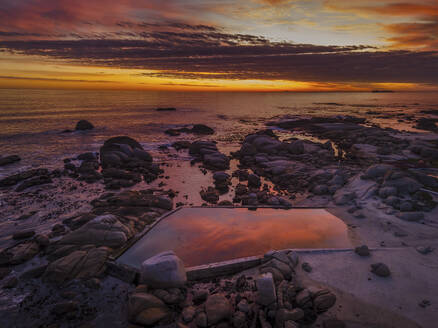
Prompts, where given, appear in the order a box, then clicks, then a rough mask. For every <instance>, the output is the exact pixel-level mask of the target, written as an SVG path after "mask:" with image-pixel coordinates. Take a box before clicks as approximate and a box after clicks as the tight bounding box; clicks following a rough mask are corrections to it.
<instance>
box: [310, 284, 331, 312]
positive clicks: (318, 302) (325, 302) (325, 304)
mask: <svg viewBox="0 0 438 328" xmlns="http://www.w3.org/2000/svg"><path fill="white" fill-rule="evenodd" d="M313 297H314V299H313V306H314V308H315V310H316V312H317V313H322V312H325V311H327V310H328V309H330V308H331V307H332V306H333V305H334V304H335V303H336V295H335V294H333V293H332V292H331V291H329V290H328V289H322V290H319V291H318V292H316V293H315V295H314V296H313Z"/></svg>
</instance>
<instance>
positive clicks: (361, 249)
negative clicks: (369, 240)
mask: <svg viewBox="0 0 438 328" xmlns="http://www.w3.org/2000/svg"><path fill="white" fill-rule="evenodd" d="M354 252H355V253H356V254H357V255H359V256H370V250H369V249H368V246H367V245H362V246H358V247H356V248H355V249H354Z"/></svg>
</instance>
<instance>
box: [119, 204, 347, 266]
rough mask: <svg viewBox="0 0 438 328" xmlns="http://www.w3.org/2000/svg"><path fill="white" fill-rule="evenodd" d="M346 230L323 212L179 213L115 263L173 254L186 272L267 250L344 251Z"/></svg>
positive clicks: (186, 210)
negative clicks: (314, 249) (342, 249)
mask: <svg viewBox="0 0 438 328" xmlns="http://www.w3.org/2000/svg"><path fill="white" fill-rule="evenodd" d="M350 246H351V244H350V242H349V239H348V236H347V227H346V225H345V224H344V223H343V222H342V221H341V220H340V219H338V218H337V217H335V216H333V215H332V214H330V213H328V212H327V211H325V210H323V209H292V210H281V209H270V208H264V209H258V210H257V211H249V210H247V209H245V208H237V209H230V208H214V209H212V208H184V209H181V210H179V211H177V212H176V213H174V214H172V215H170V216H169V217H167V218H165V219H164V220H162V221H161V222H160V223H158V224H157V225H156V226H155V227H154V228H153V229H152V230H151V231H150V232H148V233H147V234H146V235H145V236H144V237H143V238H142V239H140V240H139V241H138V242H137V243H136V244H135V245H134V246H133V247H131V248H130V249H129V250H128V251H126V252H125V253H124V254H123V255H122V256H121V257H120V258H119V259H118V261H119V262H122V263H125V264H129V265H132V266H140V265H141V263H142V262H143V261H144V260H145V259H147V258H149V257H151V256H153V255H155V254H157V253H159V252H162V251H165V250H170V249H172V250H174V251H175V253H176V254H177V255H178V256H179V257H180V258H181V259H182V260H183V261H184V263H185V265H186V266H194V265H199V264H206V263H212V262H219V261H224V260H230V259H233V258H239V257H245V256H251V255H259V254H263V253H265V252H266V251H268V250H271V249H284V248H343V247H350Z"/></svg>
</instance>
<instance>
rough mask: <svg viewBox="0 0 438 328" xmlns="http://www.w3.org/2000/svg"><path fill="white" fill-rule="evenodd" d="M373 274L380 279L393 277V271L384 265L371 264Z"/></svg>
mask: <svg viewBox="0 0 438 328" xmlns="http://www.w3.org/2000/svg"><path fill="white" fill-rule="evenodd" d="M371 272H372V273H374V274H375V275H377V276H379V277H389V276H390V275H391V271H389V268H388V266H387V265H386V264H384V263H374V264H371Z"/></svg>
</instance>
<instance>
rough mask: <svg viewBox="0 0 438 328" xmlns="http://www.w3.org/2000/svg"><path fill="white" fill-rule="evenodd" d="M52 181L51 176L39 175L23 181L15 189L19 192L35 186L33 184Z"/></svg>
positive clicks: (37, 184)
mask: <svg viewBox="0 0 438 328" xmlns="http://www.w3.org/2000/svg"><path fill="white" fill-rule="evenodd" d="M47 183H52V179H51V178H50V177H49V176H46V175H41V176H37V177H33V178H30V179H28V180H26V181H23V182H22V183H21V184H20V185H18V187H17V188H16V189H15V191H17V192H21V191H23V190H25V189H27V188H30V187H33V186H39V185H42V184H47Z"/></svg>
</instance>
